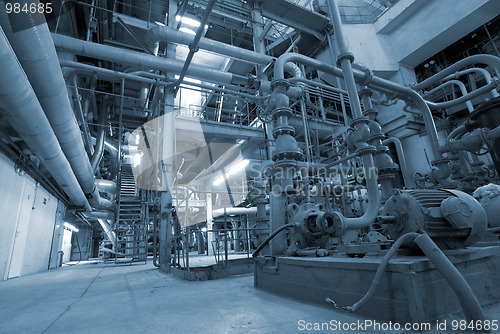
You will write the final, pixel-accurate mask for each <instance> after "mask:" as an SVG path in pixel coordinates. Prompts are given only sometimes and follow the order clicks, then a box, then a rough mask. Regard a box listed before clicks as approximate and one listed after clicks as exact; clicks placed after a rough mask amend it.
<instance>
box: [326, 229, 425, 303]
mask: <svg viewBox="0 0 500 334" xmlns="http://www.w3.org/2000/svg"><path fill="white" fill-rule="evenodd" d="M418 236H420V234H418V233H413V232H411V233H406V234H404V235H402V236H401V237H400V238H399V239H398V240H396V242H395V243H394V244H393V245H392V247H391V249H389V251H388V252H387V253H386V254H385V256H384V258H383V259H382V261H381V262H380V265H379V267H378V269H377V272H376V273H375V277H374V278H373V281H372V284H371V285H370V288H369V289H368V291H367V292H366V294H365V295H364V296H363V298H361V299H360V300H359V301H358V302H357V303H355V304H354V305H352V306H343V307H342V306H338V305H337V303H335V302H334V301H333V300H332V299H331V298H329V297H327V298H326V301H327V302H329V303H332V304H333V306H334V307H335V308H340V309H343V310H346V311H350V312H356V311H357V310H359V309H360V308H361V307H363V306H364V305H365V304H366V303H367V302H368V301H369V300H370V299H371V297H372V296H373V294H374V292H375V290H376V289H377V287H378V285H379V283H380V278H381V277H382V274H383V273H384V271H385V268H386V267H387V265H388V264H389V261H390V260H391V259H392V258H393V257H394V255H396V253H397V252H398V249H399V248H400V247H401V246H402V245H403V244H404V243H406V242H408V241H413V240H414V239H415V238H416V237H418Z"/></svg>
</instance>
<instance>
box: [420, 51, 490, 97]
mask: <svg viewBox="0 0 500 334" xmlns="http://www.w3.org/2000/svg"><path fill="white" fill-rule="evenodd" d="M477 64H484V65H488V66H490V67H492V68H493V69H494V70H495V72H496V74H497V76H500V58H498V57H495V56H492V55H486V54H480V55H474V56H470V57H467V58H465V59H462V60H460V61H458V62H456V63H455V64H453V65H450V66H448V67H447V68H445V69H444V70H442V71H439V72H438V73H436V74H434V75H433V76H432V77H430V78H427V79H426V80H424V81H422V82H420V83H418V84H414V85H411V87H412V88H413V89H415V90H424V89H425V88H427V87H429V86H430V85H433V84H435V83H437V82H439V81H441V80H443V79H444V78H445V77H447V76H449V75H451V74H454V73H455V72H457V71H458V70H461V69H463V68H465V67H467V66H470V65H477Z"/></svg>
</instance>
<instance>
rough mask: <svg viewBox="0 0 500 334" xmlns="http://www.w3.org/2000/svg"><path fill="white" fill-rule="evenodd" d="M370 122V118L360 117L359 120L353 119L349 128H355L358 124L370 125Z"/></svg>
mask: <svg viewBox="0 0 500 334" xmlns="http://www.w3.org/2000/svg"><path fill="white" fill-rule="evenodd" d="M368 122H370V119H369V118H368V117H358V118H355V119H353V120H352V121H351V122H349V126H350V127H355V126H356V124H358V123H365V124H368Z"/></svg>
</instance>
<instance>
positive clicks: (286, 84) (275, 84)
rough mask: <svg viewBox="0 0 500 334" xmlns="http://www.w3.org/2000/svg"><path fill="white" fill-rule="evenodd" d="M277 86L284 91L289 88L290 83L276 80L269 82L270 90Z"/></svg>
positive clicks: (285, 80)
mask: <svg viewBox="0 0 500 334" xmlns="http://www.w3.org/2000/svg"><path fill="white" fill-rule="evenodd" d="M277 86H284V87H285V90H288V89H289V88H290V81H288V80H287V79H276V80H273V81H272V82H271V90H274V89H275V88H276V87H277Z"/></svg>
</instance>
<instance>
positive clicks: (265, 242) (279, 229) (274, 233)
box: [252, 224, 295, 257]
mask: <svg viewBox="0 0 500 334" xmlns="http://www.w3.org/2000/svg"><path fill="white" fill-rule="evenodd" d="M290 227H295V224H285V225H282V226H280V227H278V228H277V229H276V231H274V232H273V233H271V235H270V236H268V237H267V239H266V240H264V241H263V242H262V244H260V246H259V247H257V249H256V250H255V252H254V253H253V254H252V257H256V256H257V255H259V253H260V251H261V250H262V249H263V248H264V247H266V246H267V244H268V243H269V242H270V241H271V240H272V239H273V238H274V237H275V236H277V235H278V234H279V233H280V232H281V231H283V230H286V229H287V228H290Z"/></svg>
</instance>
